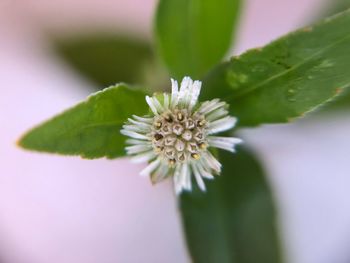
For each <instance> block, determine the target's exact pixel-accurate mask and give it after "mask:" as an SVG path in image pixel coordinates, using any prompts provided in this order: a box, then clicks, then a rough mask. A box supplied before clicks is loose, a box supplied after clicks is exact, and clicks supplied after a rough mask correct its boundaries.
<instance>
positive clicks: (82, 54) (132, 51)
mask: <svg viewBox="0 0 350 263" xmlns="http://www.w3.org/2000/svg"><path fill="white" fill-rule="evenodd" d="M52 44H53V47H54V50H55V51H56V52H57V54H59V55H60V56H61V57H62V58H63V59H64V60H65V61H66V62H67V63H68V64H69V65H70V66H71V67H72V68H74V69H75V70H76V71H77V72H78V73H80V74H82V75H84V76H85V77H87V78H88V79H89V80H91V81H93V82H94V83H95V84H97V85H98V86H99V87H107V86H110V85H114V84H115V83H118V82H127V83H131V84H140V83H144V82H145V77H146V76H145V74H146V71H147V67H151V66H154V65H153V63H155V62H154V56H153V52H152V50H151V46H150V44H149V43H148V42H147V41H145V40H140V39H136V38H132V37H126V36H118V35H113V34H107V33H96V34H77V35H75V36H74V37H72V36H68V37H58V38H53V41H52Z"/></svg>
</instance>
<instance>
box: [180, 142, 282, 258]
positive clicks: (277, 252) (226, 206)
mask: <svg viewBox="0 0 350 263" xmlns="http://www.w3.org/2000/svg"><path fill="white" fill-rule="evenodd" d="M238 152H239V153H238V154H235V155H232V154H231V153H226V152H225V153H224V152H220V161H221V162H222V164H223V172H222V174H221V176H219V177H217V178H215V180H213V181H211V182H207V188H208V190H207V193H202V192H200V191H199V190H198V189H196V190H195V191H194V192H192V193H184V194H182V195H181V211H182V219H183V224H184V228H185V233H186V238H187V243H188V247H189V250H190V254H191V256H192V259H193V262H195V263H216V262H220V263H256V262H268V263H277V262H282V259H281V258H282V256H281V249H280V244H279V237H278V232H277V226H276V212H275V205H274V203H273V200H272V196H271V192H270V189H269V187H268V185H267V182H266V179H265V177H264V173H263V170H262V168H261V166H260V164H259V163H258V161H257V160H256V159H255V158H254V157H253V155H252V154H251V153H249V152H248V151H246V150H243V149H239V150H238Z"/></svg>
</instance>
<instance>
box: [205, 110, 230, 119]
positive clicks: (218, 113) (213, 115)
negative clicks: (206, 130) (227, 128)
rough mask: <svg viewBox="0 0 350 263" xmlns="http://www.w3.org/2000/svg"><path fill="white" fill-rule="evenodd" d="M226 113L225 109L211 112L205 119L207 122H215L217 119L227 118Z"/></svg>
mask: <svg viewBox="0 0 350 263" xmlns="http://www.w3.org/2000/svg"><path fill="white" fill-rule="evenodd" d="M227 114H228V111H227V110H226V109H225V108H223V107H222V108H219V109H217V110H215V111H213V112H211V113H210V114H209V115H208V116H206V117H205V119H206V120H207V121H215V120H217V119H219V118H222V117H225V116H227Z"/></svg>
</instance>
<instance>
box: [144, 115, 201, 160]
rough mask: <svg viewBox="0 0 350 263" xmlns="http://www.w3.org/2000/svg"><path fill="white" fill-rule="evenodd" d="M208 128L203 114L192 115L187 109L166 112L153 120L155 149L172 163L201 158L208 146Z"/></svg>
mask: <svg viewBox="0 0 350 263" xmlns="http://www.w3.org/2000/svg"><path fill="white" fill-rule="evenodd" d="M206 129H207V122H206V120H205V118H204V116H202V115H199V114H195V115H192V114H191V113H190V112H189V111H188V110H186V109H181V110H180V109H174V110H173V111H168V112H164V113H163V114H162V115H160V116H156V117H155V118H154V121H153V128H152V132H151V135H150V136H151V138H152V146H153V150H154V152H155V153H156V154H158V155H160V156H162V157H163V159H164V160H167V161H168V162H169V164H170V165H175V164H176V163H177V162H180V163H183V162H186V161H188V160H190V159H194V160H199V159H200V157H201V152H202V151H203V150H205V149H206V147H207V142H206Z"/></svg>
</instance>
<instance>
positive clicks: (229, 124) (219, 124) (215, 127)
mask: <svg viewBox="0 0 350 263" xmlns="http://www.w3.org/2000/svg"><path fill="white" fill-rule="evenodd" d="M236 122H237V119H236V118H234V117H231V116H227V117H224V118H222V119H219V120H216V121H213V122H211V123H209V128H208V134H213V133H217V132H222V131H226V130H229V129H231V128H233V127H234V126H235V124H236Z"/></svg>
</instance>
